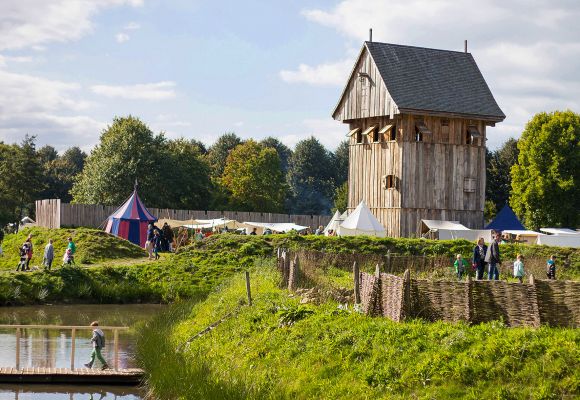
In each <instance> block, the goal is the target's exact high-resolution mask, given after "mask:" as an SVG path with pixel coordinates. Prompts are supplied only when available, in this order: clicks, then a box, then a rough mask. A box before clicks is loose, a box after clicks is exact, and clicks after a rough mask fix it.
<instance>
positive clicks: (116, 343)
mask: <svg viewBox="0 0 580 400" xmlns="http://www.w3.org/2000/svg"><path fill="white" fill-rule="evenodd" d="M113 340H114V343H113V346H114V347H115V353H114V356H113V357H114V359H113V367H114V368H115V371H117V370H119V331H118V330H117V329H114V330H113Z"/></svg>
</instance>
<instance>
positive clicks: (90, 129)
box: [0, 69, 104, 150]
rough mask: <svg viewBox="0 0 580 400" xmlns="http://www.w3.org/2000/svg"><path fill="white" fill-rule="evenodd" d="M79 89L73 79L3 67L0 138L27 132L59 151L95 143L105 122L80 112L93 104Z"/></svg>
mask: <svg viewBox="0 0 580 400" xmlns="http://www.w3.org/2000/svg"><path fill="white" fill-rule="evenodd" d="M80 92H81V86H80V85H79V84H77V83H74V82H73V83H71V82H61V81H56V80H50V79H45V78H40V77H36V76H30V75H25V74H18V73H13V72H8V71H5V70H3V69H0V93H2V96H0V140H4V141H7V142H19V141H20V140H22V138H23V136H24V134H27V133H28V134H31V135H36V136H38V142H39V143H41V144H51V145H53V146H55V147H56V148H57V149H59V150H60V149H64V148H66V147H70V146H71V145H73V144H77V143H83V144H84V145H85V146H87V147H89V146H92V145H94V144H95V143H96V141H97V140H98V137H99V132H100V130H101V129H102V128H103V126H104V124H103V123H101V122H99V121H97V120H95V119H94V118H92V117H89V116H85V115H78V113H82V112H85V111H87V110H88V109H89V108H90V107H91V104H90V103H89V102H87V101H83V100H82V98H81V93H80ZM66 114H73V115H66Z"/></svg>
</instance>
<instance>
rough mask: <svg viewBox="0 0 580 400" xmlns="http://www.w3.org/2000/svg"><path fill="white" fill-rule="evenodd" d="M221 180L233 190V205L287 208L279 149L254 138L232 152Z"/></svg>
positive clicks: (265, 209) (248, 208)
mask: <svg viewBox="0 0 580 400" xmlns="http://www.w3.org/2000/svg"><path fill="white" fill-rule="evenodd" d="M221 182H222V184H223V186H224V187H225V188H226V189H227V190H228V191H229V193H231V196H230V204H231V206H232V208H235V209H237V210H242V211H261V212H280V211H282V210H283V208H284V198H285V189H286V186H285V183H284V175H283V174H282V170H281V168H280V158H279V157H278V153H277V152H276V150H275V149H273V148H267V147H264V146H262V145H260V144H259V143H256V142H255V141H254V140H248V141H246V142H244V143H243V144H240V145H238V146H237V147H236V148H235V149H234V150H232V151H231V152H230V154H229V156H228V158H227V162H226V166H225V169H224V173H223V176H222V178H221Z"/></svg>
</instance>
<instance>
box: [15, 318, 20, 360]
mask: <svg viewBox="0 0 580 400" xmlns="http://www.w3.org/2000/svg"><path fill="white" fill-rule="evenodd" d="M16 370H17V371H18V370H20V328H16Z"/></svg>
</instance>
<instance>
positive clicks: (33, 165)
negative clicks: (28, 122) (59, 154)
mask: <svg viewBox="0 0 580 400" xmlns="http://www.w3.org/2000/svg"><path fill="white" fill-rule="evenodd" d="M35 139H36V138H35V137H34V136H28V135H26V136H25V138H24V140H23V141H22V142H21V143H20V145H16V144H14V145H5V144H0V222H1V223H2V225H4V224H5V223H7V222H17V221H20V219H21V218H22V217H24V216H27V215H28V216H31V217H33V218H34V211H35V208H34V201H35V200H38V198H39V193H40V192H41V191H42V189H43V188H44V181H43V170H42V164H41V160H40V156H39V154H38V152H37V151H36V143H35Z"/></svg>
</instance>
